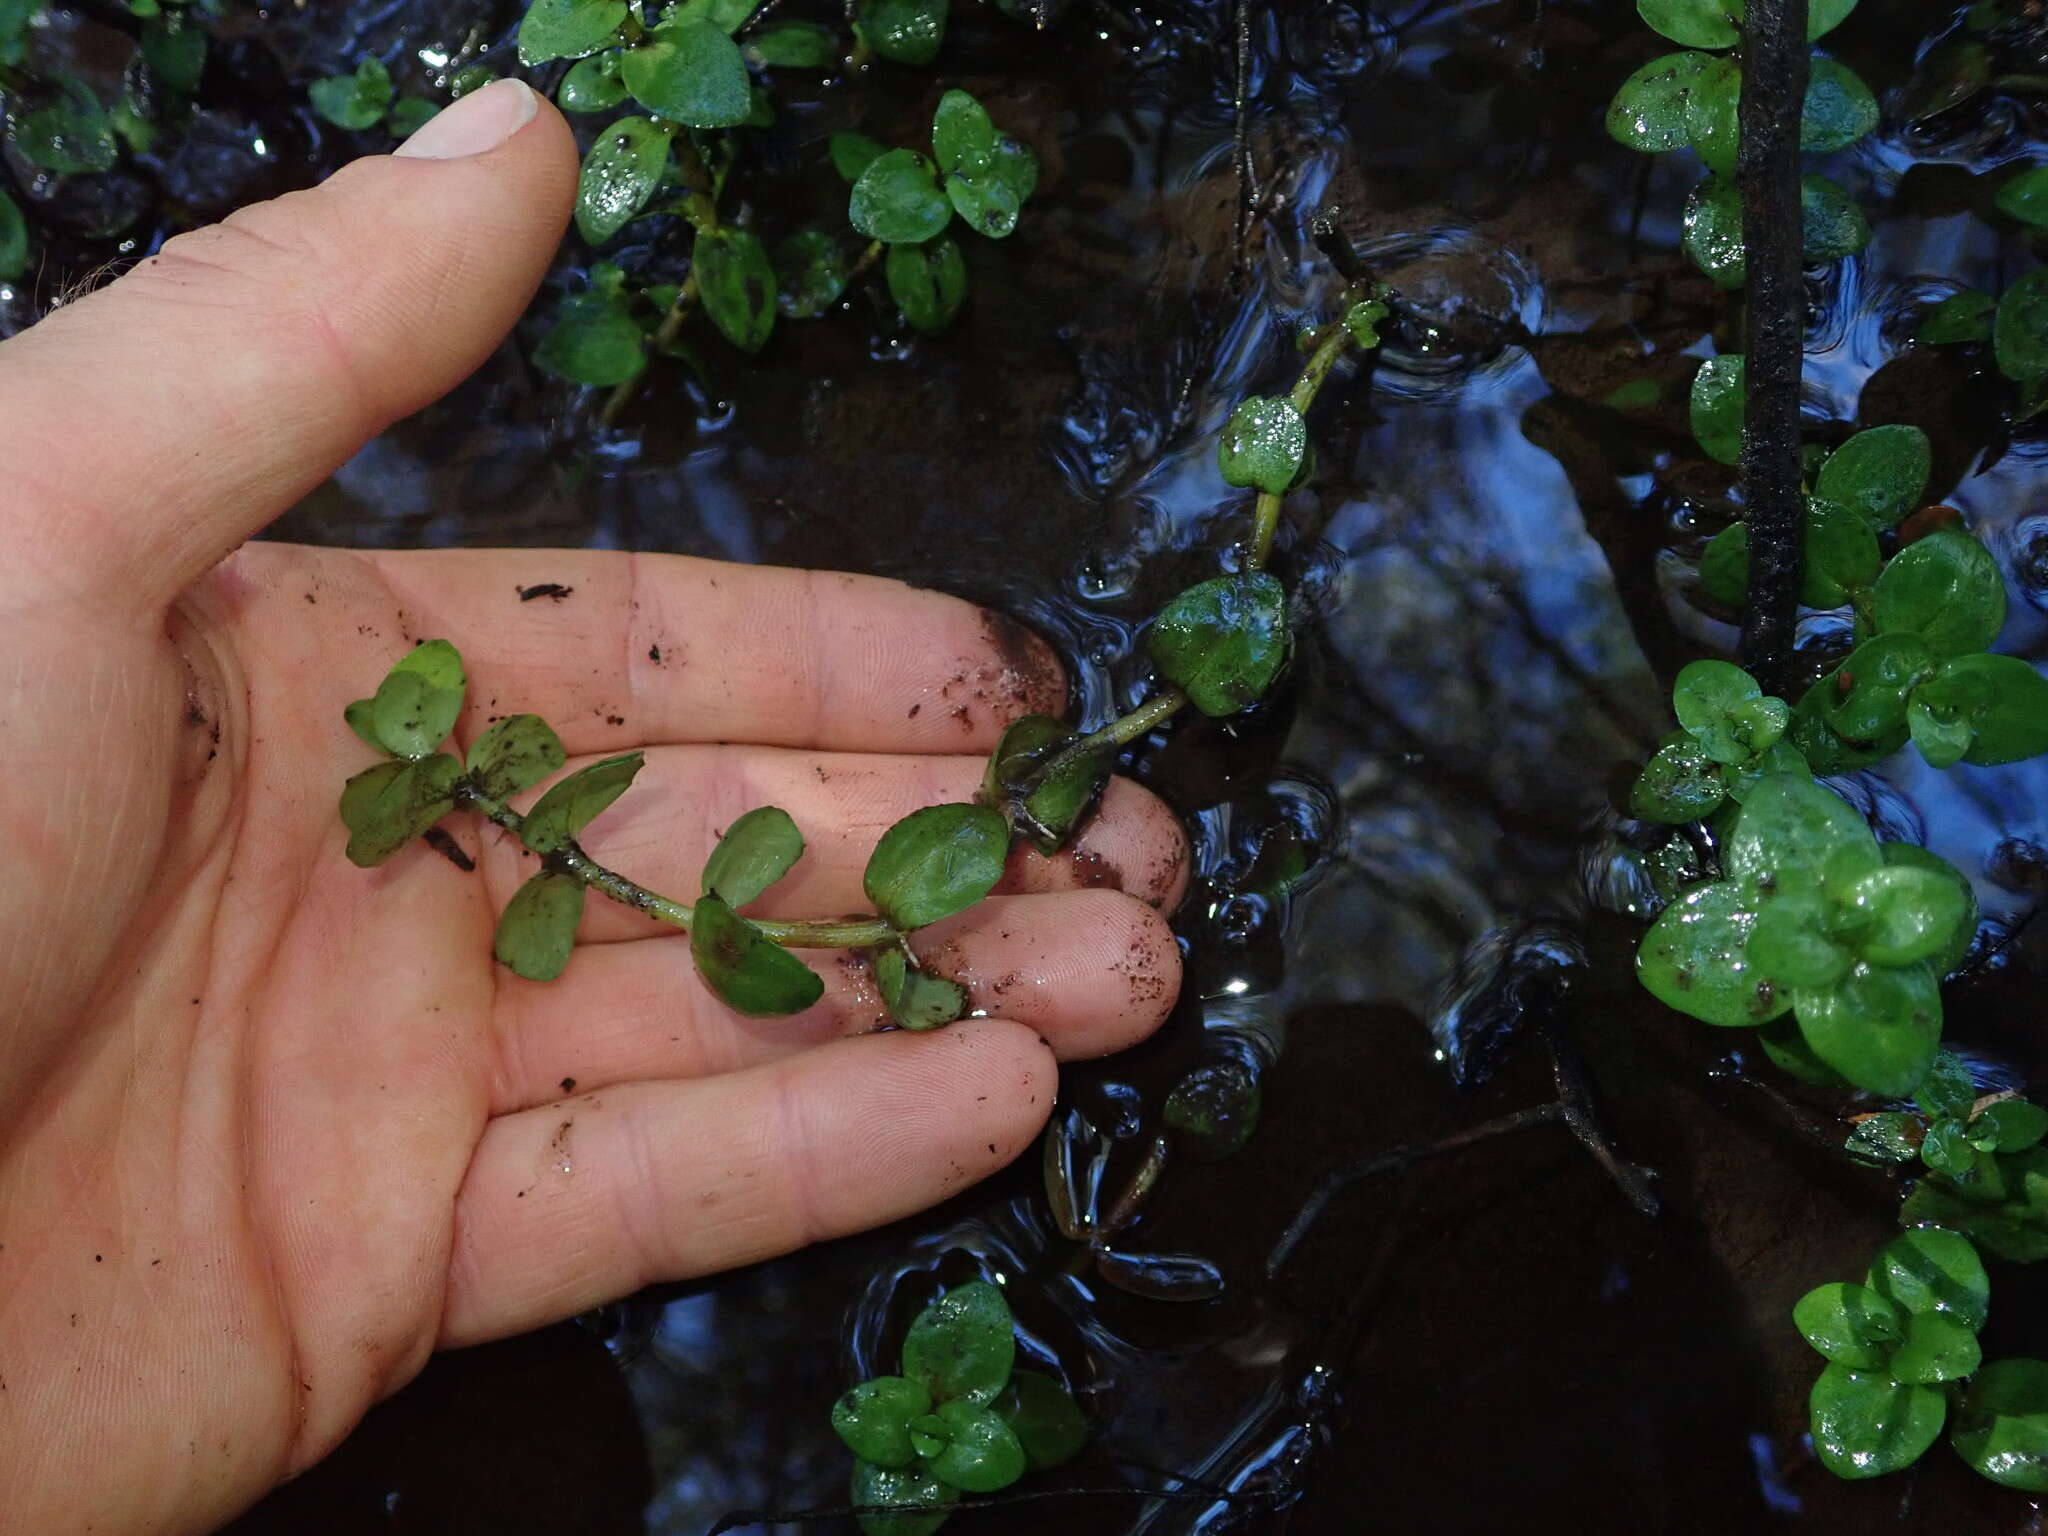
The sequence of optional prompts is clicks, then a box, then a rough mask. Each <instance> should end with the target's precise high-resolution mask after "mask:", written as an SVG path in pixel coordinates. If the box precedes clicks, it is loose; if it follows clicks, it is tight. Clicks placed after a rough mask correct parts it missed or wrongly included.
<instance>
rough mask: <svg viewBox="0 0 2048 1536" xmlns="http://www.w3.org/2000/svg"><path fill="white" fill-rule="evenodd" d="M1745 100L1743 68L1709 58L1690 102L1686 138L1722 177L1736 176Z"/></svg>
mask: <svg viewBox="0 0 2048 1536" xmlns="http://www.w3.org/2000/svg"><path fill="white" fill-rule="evenodd" d="M1741 98H1742V66H1741V65H1739V64H1737V63H1736V62H1735V60H1733V59H1709V60H1707V62H1706V63H1705V64H1704V65H1702V66H1701V68H1700V72H1699V78H1698V79H1697V80H1695V81H1694V82H1693V88H1692V94H1691V96H1690V97H1689V98H1688V100H1687V102H1686V108H1685V126H1686V136H1687V137H1688V138H1689V139H1691V140H1692V147H1693V150H1694V151H1695V153H1697V154H1698V155H1699V157H1700V160H1701V161H1702V162H1703V163H1704V164H1705V165H1706V167H1707V169H1708V170H1710V171H1712V172H1714V173H1715V174H1716V175H1719V176H1733V175H1734V174H1735V153H1736V146H1737V144H1738V143H1739V142H1740V136H1741V127H1740V124H1739V123H1738V121H1737V117H1738V113H1739V107H1740V102H1741Z"/></svg>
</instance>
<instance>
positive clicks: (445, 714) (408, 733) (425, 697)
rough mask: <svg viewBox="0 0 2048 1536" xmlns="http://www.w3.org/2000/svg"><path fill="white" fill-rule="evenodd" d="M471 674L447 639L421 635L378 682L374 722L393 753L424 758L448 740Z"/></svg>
mask: <svg viewBox="0 0 2048 1536" xmlns="http://www.w3.org/2000/svg"><path fill="white" fill-rule="evenodd" d="M467 687H468V679H467V678H466V677H465V676H464V674H463V670H462V657H461V655H460V653H458V652H457V651H456V649H455V647H454V646H452V645H450V644H449V643H448V642H447V641H446V640H422V641H421V642H420V643H419V644H418V645H416V646H414V647H413V648H412V649H411V650H410V651H408V652H406V654H405V655H404V656H403V657H401V658H400V659H399V661H398V664H397V665H396V666H394V667H393V668H392V669H391V670H390V671H389V672H388V673H386V674H385V677H384V681H383V682H381V683H379V684H378V685H377V695H376V697H375V698H373V699H372V700H371V701H370V721H371V724H372V726H373V727H374V729H375V730H376V733H377V739H378V740H379V741H381V742H383V744H384V747H385V750H387V751H388V752H390V753H391V755H392V756H393V757H410V758H420V757H425V756H426V755H427V754H428V753H430V752H432V751H434V749H435V748H437V747H439V746H440V745H441V743H442V742H443V741H445V740H447V739H448V733H449V732H450V731H452V730H454V729H455V722H456V720H457V718H459V717H460V716H461V714H462V698H463V692H464V690H465V689H466V688H467Z"/></svg>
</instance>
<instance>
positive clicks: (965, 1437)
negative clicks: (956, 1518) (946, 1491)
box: [925, 1400, 1025, 1493]
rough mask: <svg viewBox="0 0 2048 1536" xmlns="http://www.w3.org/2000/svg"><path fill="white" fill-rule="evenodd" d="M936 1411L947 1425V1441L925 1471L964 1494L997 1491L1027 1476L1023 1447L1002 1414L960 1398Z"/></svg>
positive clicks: (936, 1415) (938, 1417) (941, 1420)
mask: <svg viewBox="0 0 2048 1536" xmlns="http://www.w3.org/2000/svg"><path fill="white" fill-rule="evenodd" d="M933 1414H934V1417H936V1418H937V1419H938V1420H939V1421H940V1422H941V1423H942V1424H944V1425H945V1426H946V1430H947V1441H946V1446H945V1448H944V1449H943V1450H941V1451H940V1452H939V1453H938V1454H937V1455H936V1456H933V1457H930V1458H929V1459H928V1460H927V1461H926V1462H925V1470H926V1471H928V1472H930V1473H931V1475H932V1476H933V1477H936V1478H937V1479H938V1480H939V1481H940V1482H942V1483H945V1484H946V1485H948V1486H949V1487H953V1488H958V1489H959V1490H960V1491H961V1492H963V1493H995V1492H997V1491H998V1490H1000V1489H1004V1488H1007V1487H1009V1486H1010V1484H1012V1483H1014V1482H1016V1481H1017V1479H1018V1478H1020V1477H1022V1476H1023V1475H1024V1467H1025V1459H1024V1447H1023V1445H1022V1444H1021V1443H1020V1442H1019V1441H1018V1439H1017V1432H1016V1431H1015V1430H1013V1429H1012V1428H1010V1426H1009V1424H1008V1423H1006V1422H1005V1421H1004V1420H1003V1418H1002V1417H1001V1415H999V1414H997V1413H996V1412H994V1411H993V1410H992V1409H988V1408H977V1407H975V1406H974V1405H973V1404H972V1403H966V1402H961V1401H958V1400H955V1401H953V1402H950V1403H941V1404H939V1406H938V1407H937V1408H936V1409H934V1410H933Z"/></svg>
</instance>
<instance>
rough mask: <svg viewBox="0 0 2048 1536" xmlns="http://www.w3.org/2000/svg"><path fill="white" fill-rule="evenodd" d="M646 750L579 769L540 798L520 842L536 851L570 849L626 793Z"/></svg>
mask: <svg viewBox="0 0 2048 1536" xmlns="http://www.w3.org/2000/svg"><path fill="white" fill-rule="evenodd" d="M646 760H647V755H646V754H645V753H644V752H626V753H622V754H621V755H619V756H618V757H607V758H605V759H604V760H603V761H602V762H596V763H592V764H591V765H590V766H589V767H588V768H579V769H577V771H576V772H574V773H572V774H570V775H569V777H567V778H566V779H563V780H562V781H561V782H560V783H558V784H556V785H555V786H554V787H553V788H552V789H550V790H549V791H548V792H547V793H546V794H544V795H542V796H541V797H540V800H539V802H538V803H536V804H535V806H534V808H533V809H532V810H530V811H528V812H527V813H526V821H525V823H524V825H523V826H521V828H520V829H519V836H520V841H522V842H524V843H525V844H526V846H527V847H529V848H531V849H532V850H533V851H534V852H535V853H553V852H555V851H556V850H557V849H560V848H566V847H567V846H568V845H569V843H570V842H571V840H573V839H574V838H575V836H576V834H577V833H579V832H581V831H582V830H583V829H584V828H585V827H587V826H589V825H590V823H591V822H592V821H593V820H595V819H596V817H597V816H598V814H599V813H600V812H601V811H603V810H604V809H605V807H606V806H608V805H610V804H611V803H612V802H613V801H614V800H616V799H618V798H619V796H621V795H623V794H624V793H625V792H626V788H627V786H628V785H630V784H631V783H632V782H633V776H634V775H635V774H637V773H638V772H639V771H640V769H641V766H642V764H644V763H645V762H646Z"/></svg>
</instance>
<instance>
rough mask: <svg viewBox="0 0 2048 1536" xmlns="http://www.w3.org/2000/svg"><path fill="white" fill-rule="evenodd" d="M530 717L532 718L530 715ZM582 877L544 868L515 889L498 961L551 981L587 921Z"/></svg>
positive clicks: (502, 924) (501, 922) (501, 929)
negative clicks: (578, 925)
mask: <svg viewBox="0 0 2048 1536" xmlns="http://www.w3.org/2000/svg"><path fill="white" fill-rule="evenodd" d="M529 718H531V717H529ZM583 892H584V887H583V882H582V881H581V880H578V879H577V878H576V877H575V876H574V875H565V874H562V873H560V872H559V871H557V870H552V869H544V870H542V871H541V872H540V873H539V874H537V875H535V876H534V877H533V878H532V879H531V880H529V881H527V882H526V884H524V885H522V886H521V887H519V889H518V890H517V891H516V892H514V893H513V896H512V899H511V900H510V901H508V902H506V903H505V910H504V911H503V912H502V913H500V914H499V917H498V937H497V942H496V944H495V946H494V947H495V949H496V952H497V956H498V961H499V963H500V964H501V965H504V966H505V967H506V968H507V969H509V970H510V971H511V972H512V974H513V975H515V976H524V977H525V978H526V979H527V980H528V981H553V980H554V979H555V978H556V977H557V976H559V975H561V974H562V970H563V968H564V967H565V966H567V965H568V963H569V952H570V951H571V950H572V949H574V948H575V947H576V925H577V924H578V923H579V922H581V921H582V920H583Z"/></svg>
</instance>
